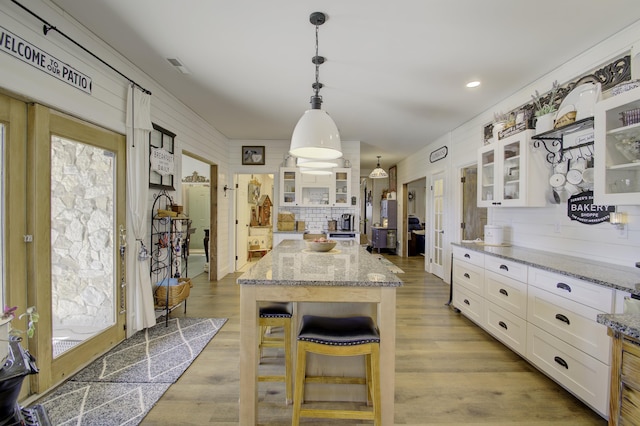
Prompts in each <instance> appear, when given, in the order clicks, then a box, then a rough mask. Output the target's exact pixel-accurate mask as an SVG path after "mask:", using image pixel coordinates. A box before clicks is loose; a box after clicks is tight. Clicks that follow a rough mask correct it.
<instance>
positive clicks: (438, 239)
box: [429, 173, 444, 278]
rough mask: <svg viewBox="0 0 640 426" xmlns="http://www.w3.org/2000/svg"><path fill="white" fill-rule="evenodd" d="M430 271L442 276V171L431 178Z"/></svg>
mask: <svg viewBox="0 0 640 426" xmlns="http://www.w3.org/2000/svg"><path fill="white" fill-rule="evenodd" d="M431 187H432V191H431V205H432V206H433V207H432V220H431V223H432V225H431V226H432V228H431V229H432V232H431V241H432V243H431V253H430V257H429V258H430V259H431V261H430V264H431V265H430V269H431V273H432V274H434V275H436V276H438V277H440V278H444V173H438V174H437V175H433V176H432V178H431Z"/></svg>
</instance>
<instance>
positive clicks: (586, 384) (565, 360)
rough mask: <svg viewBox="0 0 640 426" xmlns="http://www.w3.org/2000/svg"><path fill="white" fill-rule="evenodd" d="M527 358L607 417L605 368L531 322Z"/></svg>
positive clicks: (528, 327) (606, 371)
mask: <svg viewBox="0 0 640 426" xmlns="http://www.w3.org/2000/svg"><path fill="white" fill-rule="evenodd" d="M527 359H529V361H531V362H532V363H533V364H534V365H536V366H537V367H538V368H539V369H540V370H542V371H544V372H545V373H546V374H548V375H549V376H550V377H552V378H553V379H554V380H555V381H556V382H558V383H560V384H561V385H562V386H564V387H565V388H566V389H567V390H569V391H570V392H571V393H573V394H574V395H575V396H577V397H578V398H580V399H582V400H583V401H584V402H585V403H587V404H588V405H589V406H591V407H592V408H593V409H595V410H596V411H597V412H598V413H600V415H601V416H603V417H607V416H608V412H609V387H610V380H609V372H610V369H609V366H608V365H605V364H604V363H602V362H600V361H598V360H597V359H595V358H593V357H591V356H589V355H587V354H585V353H584V352H582V351H579V350H578V349H576V348H574V347H573V346H571V345H569V344H567V343H565V342H563V341H561V340H560V339H558V338H556V337H553V336H552V335H550V334H549V333H547V332H545V331H543V330H541V329H539V328H538V327H536V326H535V325H532V324H530V323H529V324H528V325H527Z"/></svg>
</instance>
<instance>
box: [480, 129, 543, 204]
mask: <svg viewBox="0 0 640 426" xmlns="http://www.w3.org/2000/svg"><path fill="white" fill-rule="evenodd" d="M533 133H534V131H533V130H525V131H523V132H520V133H517V134H515V135H512V136H509V137H507V138H505V139H501V140H499V141H498V142H495V143H493V144H489V145H486V146H484V147H482V148H480V149H479V150H478V165H479V167H478V206H479V207H496V206H500V207H542V206H544V205H545V204H546V199H545V191H546V188H547V186H548V183H549V182H548V175H549V171H548V164H546V159H545V153H544V152H543V150H542V149H540V148H534V146H533V141H532V140H531V136H533Z"/></svg>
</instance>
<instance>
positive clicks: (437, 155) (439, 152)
mask: <svg viewBox="0 0 640 426" xmlns="http://www.w3.org/2000/svg"><path fill="white" fill-rule="evenodd" d="M448 153H449V148H447V147H446V146H443V147H442V148H438V149H436V150H435V151H432V152H431V154H429V161H430V162H432V163H435V162H436V161H439V160H442V159H443V158H445V157H446V156H447V154H448Z"/></svg>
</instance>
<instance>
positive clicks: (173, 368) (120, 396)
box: [34, 318, 227, 426]
mask: <svg viewBox="0 0 640 426" xmlns="http://www.w3.org/2000/svg"><path fill="white" fill-rule="evenodd" d="M226 321H227V320H226V319H224V318H222V319H221V318H174V319H170V320H169V322H168V326H167V327H165V323H164V320H163V321H162V322H159V323H158V325H156V326H154V327H151V328H148V329H146V330H143V331H139V332H138V333H136V334H134V335H133V336H132V337H131V338H129V339H127V340H125V341H124V342H122V343H120V344H119V345H118V346H116V347H115V348H113V349H111V350H110V351H109V352H107V353H106V354H105V355H103V356H102V357H100V358H98V359H97V360H95V361H94V362H92V363H91V364H89V365H88V366H87V367H86V368H84V369H83V370H81V371H80V372H78V373H77V374H75V375H74V376H73V377H71V378H70V379H69V380H68V381H67V382H65V383H64V384H63V385H61V386H60V387H59V388H57V389H56V390H54V391H53V392H52V393H51V394H49V395H47V396H46V397H44V398H42V399H40V400H38V401H35V402H34V404H41V405H42V406H43V407H44V408H45V409H46V411H47V414H48V416H49V419H50V420H51V423H52V425H104V426H111V425H137V424H139V423H140V422H141V421H142V419H143V418H144V416H145V415H146V414H147V413H148V412H149V410H150V409H151V408H152V407H153V406H154V405H155V403H156V402H157V401H158V400H159V399H160V397H161V396H162V395H163V394H164V393H165V392H166V391H167V389H169V386H171V384H173V383H174V382H175V381H176V380H178V378H179V377H180V376H181V375H182V373H184V371H185V370H186V369H187V368H188V367H189V365H191V363H192V362H193V360H194V359H195V358H196V357H197V356H198V355H199V354H200V352H202V350H203V349H204V347H205V346H206V345H207V344H208V343H209V341H211V339H212V338H213V337H214V336H215V335H216V334H217V333H218V331H219V330H220V328H221V327H222V326H223V325H224V324H225V322H226Z"/></svg>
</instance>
